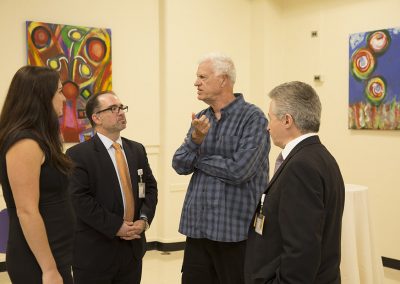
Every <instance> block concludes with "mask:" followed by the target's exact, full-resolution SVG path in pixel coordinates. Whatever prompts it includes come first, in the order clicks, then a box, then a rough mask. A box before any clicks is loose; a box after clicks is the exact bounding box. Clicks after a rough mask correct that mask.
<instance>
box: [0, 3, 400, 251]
mask: <svg viewBox="0 0 400 284" xmlns="http://www.w3.org/2000/svg"><path fill="white" fill-rule="evenodd" d="M399 10H400V1H398V0H396V1H395V0H351V1H349V0H203V1H198V0H196V1H194V0H186V1H181V0H146V1H138V0H118V1H114V2H112V1H105V0H96V1H91V0H88V1H78V0H71V1H68V2H65V1H60V0H53V1H50V0H43V1H30V0H0V11H2V17H1V18H0V34H1V35H2V44H1V45H0V62H2V67H1V68H0V78H1V80H0V106H1V105H2V104H3V101H4V96H5V93H6V91H7V88H8V85H9V83H10V80H11V77H12V76H13V74H14V73H15V71H16V70H17V69H18V68H19V67H20V66H22V65H24V64H25V63H26V40H25V21H26V20H34V21H44V22H51V23H62V24H71V25H82V26H93V27H105V28H110V29H111V30H112V59H113V63H112V64H113V87H114V90H115V91H116V93H117V94H118V95H119V96H120V98H121V100H122V101H123V103H125V104H127V105H129V112H128V114H127V118H128V128H127V129H126V130H124V132H123V136H125V137H127V138H129V139H133V140H136V141H139V142H141V143H143V144H144V145H145V146H146V149H147V151H148V154H149V160H150V163H151V166H152V168H153V170H154V173H155V176H156V178H157V180H158V182H159V206H158V209H157V214H156V218H155V221H154V223H153V225H152V228H151V230H150V231H149V233H148V240H149V241H160V242H165V243H167V242H180V241H183V240H184V236H182V235H180V234H179V233H178V232H177V229H178V224H179V217H180V210H181V207H182V203H183V199H184V196H185V192H186V187H187V185H188V182H189V179H190V177H188V176H179V175H177V174H175V172H174V171H173V169H172V168H171V159H172V156H173V154H174V151H175V150H176V149H177V148H178V147H179V145H180V144H181V143H182V141H183V139H184V136H185V135H186V132H187V130H188V127H189V125H190V119H191V112H198V111H199V110H201V109H203V108H205V107H206V106H205V105H204V103H202V102H199V101H197V99H196V90H195V88H194V86H193V83H194V80H195V73H196V68H197V61H198V59H199V57H200V56H201V55H202V54H204V53H206V52H209V51H213V50H219V51H223V52H225V53H226V54H228V55H230V56H231V57H232V58H233V59H234V61H235V63H236V67H237V84H236V88H235V91H237V92H243V93H244V95H245V99H246V100H248V101H250V102H253V103H255V104H257V105H258V106H260V107H261V108H262V109H263V110H264V111H265V112H267V110H268V103H269V101H268V99H267V93H268V91H269V90H270V89H271V88H273V87H274V86H275V85H277V84H279V83H281V82H284V81H288V80H302V81H305V82H308V83H310V84H311V85H313V86H314V87H315V88H316V90H317V92H318V93H319V94H320V97H321V100H322V104H323V117H322V126H321V132H320V136H321V140H322V141H323V143H324V144H325V145H326V146H327V147H328V148H329V149H330V150H331V152H332V153H333V155H334V156H335V157H336V159H337V161H338V163H339V165H340V166H341V169H342V172H343V176H344V178H345V182H346V183H355V184H362V185H366V186H368V187H369V197H370V209H371V214H372V218H373V221H374V227H375V233H376V237H377V242H378V246H379V248H380V249H381V255H383V256H386V257H390V258H395V259H400V247H399V246H398V245H397V244H398V238H399V235H400V227H399V225H397V218H396V217H397V216H398V215H400V208H399V206H398V204H399V201H400V186H399V185H398V184H397V182H398V178H396V175H397V173H398V172H399V160H400V151H398V150H397V148H396V146H397V147H398V145H399V142H400V141H399V135H400V132H399V131H397V132H396V131H354V130H348V129H347V100H348V35H349V34H350V33H355V32H361V31H368V30H374V29H380V28H390V27H396V26H400V22H399V20H398V15H397V14H398V11H399ZM380 11H385V12H384V16H382V13H381V12H380ZM313 30H317V31H318V35H319V36H318V37H317V38H311V31H313ZM314 74H320V75H322V78H323V82H322V83H314V81H313V75H314ZM69 146H70V145H66V147H69ZM278 152H279V151H278V149H277V148H276V147H274V146H273V147H272V150H271V155H270V161H272V163H273V161H274V160H275V157H276V156H277V154H278ZM0 209H1V203H0Z"/></svg>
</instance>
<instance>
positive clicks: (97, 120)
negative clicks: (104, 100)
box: [92, 113, 101, 125]
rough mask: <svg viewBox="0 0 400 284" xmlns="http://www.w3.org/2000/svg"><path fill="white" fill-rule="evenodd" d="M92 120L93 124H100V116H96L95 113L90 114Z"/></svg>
mask: <svg viewBox="0 0 400 284" xmlns="http://www.w3.org/2000/svg"><path fill="white" fill-rule="evenodd" d="M92 120H93V121H94V123H95V124H96V125H97V124H100V123H101V119H100V116H99V115H97V114H95V113H94V114H92Z"/></svg>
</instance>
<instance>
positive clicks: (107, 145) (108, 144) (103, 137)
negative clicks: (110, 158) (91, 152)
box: [97, 132, 124, 150]
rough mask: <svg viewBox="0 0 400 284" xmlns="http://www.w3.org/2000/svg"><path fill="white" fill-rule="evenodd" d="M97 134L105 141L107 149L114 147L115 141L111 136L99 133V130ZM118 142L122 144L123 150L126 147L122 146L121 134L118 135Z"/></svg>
mask: <svg viewBox="0 0 400 284" xmlns="http://www.w3.org/2000/svg"><path fill="white" fill-rule="evenodd" d="M97 136H99V138H100V140H101V142H103V144H104V146H105V147H106V149H107V150H109V149H110V148H112V144H113V143H114V141H112V140H111V139H110V138H108V137H107V136H105V135H103V134H101V133H98V132H97ZM115 142H117V143H118V144H119V145H121V148H122V150H123V149H124V147H123V146H122V139H121V136H120V137H118V139H117V140H116V141H115Z"/></svg>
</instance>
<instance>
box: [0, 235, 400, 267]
mask: <svg viewBox="0 0 400 284" xmlns="http://www.w3.org/2000/svg"><path fill="white" fill-rule="evenodd" d="M146 248H147V250H158V251H179V250H183V249H185V242H176V243H161V242H148V243H147V245H146ZM382 263H383V266H384V267H387V268H391V269H395V270H400V260H398V259H394V258H389V257H385V256H382ZM5 271H6V263H5V262H4V261H2V262H0V272H5Z"/></svg>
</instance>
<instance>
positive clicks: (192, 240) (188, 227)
mask: <svg viewBox="0 0 400 284" xmlns="http://www.w3.org/2000/svg"><path fill="white" fill-rule="evenodd" d="M235 79H236V71H235V66H234V64H233V62H232V60H231V59H230V58H229V57H226V56H224V55H219V54H208V55H206V56H205V57H203V59H202V60H201V61H200V63H199V66H198V70H197V79H196V82H195V83H194V85H195V87H196V88H197V98H198V99H199V100H201V101H203V102H205V103H206V104H208V105H209V106H210V107H208V108H206V109H204V110H202V111H201V112H200V113H198V114H197V115H195V114H192V123H191V127H190V129H189V131H188V133H187V136H186V138H185V141H184V143H183V144H182V145H181V146H180V147H179V149H178V150H177V151H176V153H175V155H174V157H173V161H172V166H173V168H174V169H175V171H176V172H177V173H178V174H182V175H188V174H193V175H192V178H191V181H190V184H189V188H188V191H187V194H186V198H185V202H184V205H183V209H182V216H181V221H180V226H179V232H180V233H182V234H184V235H186V236H187V239H186V248H185V254H184V259H183V265H182V283H183V284H196V283H202V284H204V283H210V284H211V283H213V284H214V283H220V284H234V283H235V284H236V283H244V275H243V266H244V254H245V247H246V243H245V242H246V239H247V233H248V229H249V226H250V222H251V219H252V216H253V213H254V210H255V207H256V206H257V203H258V201H259V200H260V196H261V193H262V192H264V190H265V188H266V186H267V183H268V171H269V166H268V154H269V149H270V140H269V134H268V131H267V125H268V121H267V119H266V117H265V115H264V113H263V112H262V111H261V110H260V109H259V108H258V107H256V106H254V105H252V104H249V103H247V102H245V100H244V98H243V95H242V94H236V93H233V85H234V84H235Z"/></svg>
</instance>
